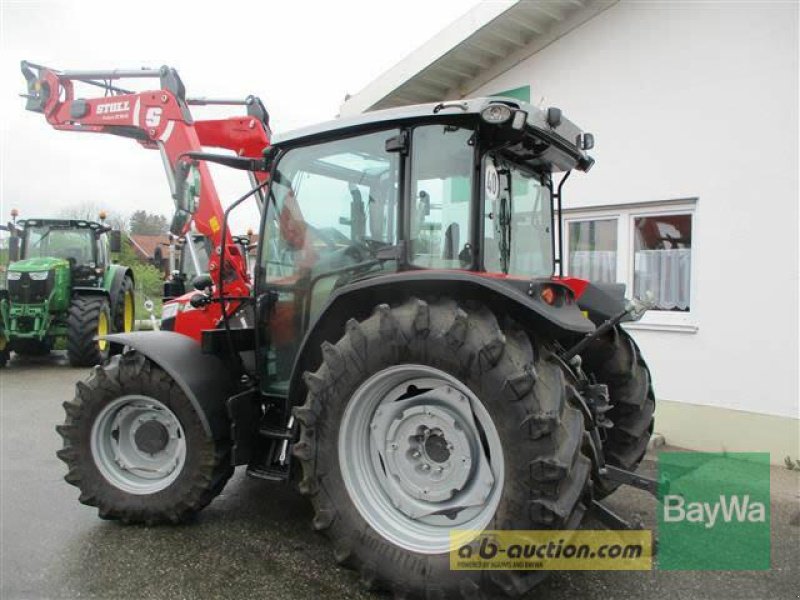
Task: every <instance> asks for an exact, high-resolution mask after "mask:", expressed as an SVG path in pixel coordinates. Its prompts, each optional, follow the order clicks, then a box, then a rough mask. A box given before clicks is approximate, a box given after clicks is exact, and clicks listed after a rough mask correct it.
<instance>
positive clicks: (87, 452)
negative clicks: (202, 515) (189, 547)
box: [56, 351, 233, 525]
mask: <svg viewBox="0 0 800 600" xmlns="http://www.w3.org/2000/svg"><path fill="white" fill-rule="evenodd" d="M127 394H139V395H144V396H148V397H151V398H154V399H156V400H158V401H160V402H162V403H163V404H165V405H166V406H167V407H168V408H169V409H170V410H171V411H172V412H173V413H174V414H175V415H177V417H178V419H179V421H180V423H181V427H182V428H183V431H184V434H185V437H186V448H187V454H186V459H185V462H184V465H183V469H182V471H181V473H180V475H178V477H177V478H176V479H175V481H173V482H172V483H171V484H170V485H169V487H167V488H165V489H163V490H161V491H159V492H155V493H152V494H130V493H127V492H125V491H123V490H121V489H119V488H118V487H116V486H115V485H113V484H112V483H110V482H109V481H108V480H107V479H106V478H105V477H104V476H103V475H102V473H101V472H100V471H99V470H98V468H97V465H96V463H95V459H94V456H93V455H92V447H91V432H92V426H93V425H94V422H95V420H96V418H97V417H98V415H99V414H100V411H102V409H103V408H104V407H105V406H107V405H108V404H109V403H110V402H112V401H114V400H115V399H117V398H119V397H120V396H124V395H127ZM63 406H64V410H65V411H66V420H65V421H64V424H63V425H59V426H58V427H56V431H58V433H59V434H60V435H61V437H62V438H63V441H64V445H63V448H62V449H61V450H59V451H58V452H57V456H58V458H60V459H61V460H62V461H64V462H65V463H66V464H67V467H68V469H69V471H68V473H67V475H66V476H65V477H64V479H65V480H66V481H67V482H68V483H70V484H72V485H74V486H76V487H78V488H79V489H80V492H81V493H80V497H79V501H80V502H81V503H83V504H86V505H87V506H95V507H97V511H98V515H99V516H100V517H101V518H103V519H120V520H122V521H123V522H124V523H144V524H147V525H154V524H158V523H180V522H183V521H186V520H189V519H191V518H192V517H193V516H194V515H195V514H196V513H197V512H198V511H200V510H202V509H203V508H205V507H206V506H207V505H208V504H209V503H210V502H211V501H212V500H213V499H214V498H215V497H216V496H217V495H219V494H220V492H222V489H223V488H224V487H225V484H226V483H227V481H228V479H230V477H231V475H232V474H233V467H232V466H231V463H230V442H229V441H228V440H214V438H213V436H211V435H210V434H208V433H206V431H205V429H204V426H203V422H202V419H201V417H200V415H199V414H198V413H197V411H196V410H195V409H194V407H193V406H192V404H191V402H190V401H189V399H188V398H187V397H186V395H185V394H184V393H183V390H181V388H180V386H179V385H178V384H177V383H176V382H175V381H174V380H173V379H172V378H171V377H170V376H169V375H168V374H167V373H166V372H165V371H164V370H163V369H161V368H160V367H158V366H157V365H155V364H154V363H152V362H151V361H150V360H148V359H147V358H145V357H144V356H143V355H141V354H139V353H138V352H136V351H128V352H126V353H125V354H122V355H117V356H114V357H112V358H111V360H110V361H109V362H108V364H106V365H104V366H102V367H101V366H97V367H95V368H94V370H93V371H92V374H91V375H90V376H89V378H88V380H87V381H86V382H78V384H77V386H76V393H75V398H74V399H73V400H70V401H67V402H65V403H64V404H63Z"/></svg>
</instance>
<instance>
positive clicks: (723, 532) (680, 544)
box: [657, 452, 770, 571]
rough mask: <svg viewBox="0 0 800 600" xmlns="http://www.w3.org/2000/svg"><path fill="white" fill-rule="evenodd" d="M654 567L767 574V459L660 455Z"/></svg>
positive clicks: (761, 455) (730, 455) (761, 456)
mask: <svg viewBox="0 0 800 600" xmlns="http://www.w3.org/2000/svg"><path fill="white" fill-rule="evenodd" d="M658 462H659V464H658V467H659V497H660V499H661V503H660V504H659V506H658V511H659V517H658V552H657V564H658V568H659V569H664V570H726V571H737V570H768V569H769V568H770V513H769V475H770V469H769V454H767V453H746V452H741V453H705V452H662V453H661V454H660V455H659V459H658Z"/></svg>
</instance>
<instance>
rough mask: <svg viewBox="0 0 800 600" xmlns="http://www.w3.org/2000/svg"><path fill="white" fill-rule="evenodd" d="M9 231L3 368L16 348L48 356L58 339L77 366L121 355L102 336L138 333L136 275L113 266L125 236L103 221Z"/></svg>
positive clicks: (2, 294)
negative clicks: (135, 326)
mask: <svg viewBox="0 0 800 600" xmlns="http://www.w3.org/2000/svg"><path fill="white" fill-rule="evenodd" d="M101 216H102V215H101ZM3 229H5V230H7V231H8V232H9V233H10V238H9V259H10V260H9V262H10V264H9V266H8V268H7V270H6V274H5V280H6V281H5V286H3V289H0V366H4V365H5V364H6V362H7V361H8V359H9V357H10V354H11V352H12V351H13V352H15V353H17V354H20V355H28V356H41V355H45V354H48V353H49V352H50V351H51V350H52V349H53V346H54V344H55V342H56V341H57V340H59V339H62V340H65V341H66V348H67V355H68V357H69V362H70V364H71V365H72V366H76V367H86V366H92V365H96V364H100V363H102V362H103V361H105V360H106V359H107V358H108V357H109V355H110V354H112V353H116V352H117V351H119V350H121V348H117V347H116V346H114V345H112V344H111V343H110V342H107V341H106V340H104V339H102V338H99V339H98V336H104V335H106V334H108V333H111V332H129V331H132V330H133V328H134V322H135V314H134V313H135V309H134V278H133V272H132V271H131V269H130V268H128V267H124V266H121V265H116V264H112V261H111V253H112V252H118V251H119V246H120V232H119V231H113V230H112V228H111V227H109V226H108V225H106V224H105V223H103V222H102V218H101V222H99V223H98V222H94V221H84V220H80V219H27V220H23V221H19V222H13V223H9V224H8V225H7V226H3Z"/></svg>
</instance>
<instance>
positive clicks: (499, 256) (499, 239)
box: [483, 155, 553, 277]
mask: <svg viewBox="0 0 800 600" xmlns="http://www.w3.org/2000/svg"><path fill="white" fill-rule="evenodd" d="M483 163H484V164H483V170H484V181H485V185H484V212H483V214H484V222H483V236H484V239H483V264H484V268H485V270H486V271H488V272H490V273H504V274H506V275H516V276H520V277H550V276H551V275H552V274H553V246H552V235H553V233H552V213H551V204H550V189H549V188H548V186H547V185H546V183H545V181H544V180H543V177H542V176H541V175H539V174H536V173H533V172H530V171H527V170H523V169H521V168H519V167H518V166H516V165H514V164H513V163H510V162H506V161H504V160H500V159H499V158H497V157H494V156H492V155H489V156H486V157H485V158H484V161H483Z"/></svg>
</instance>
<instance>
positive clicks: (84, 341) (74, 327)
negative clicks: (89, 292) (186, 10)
mask: <svg viewBox="0 0 800 600" xmlns="http://www.w3.org/2000/svg"><path fill="white" fill-rule="evenodd" d="M109 333H111V308H110V306H109V304H108V300H107V299H106V298H105V297H104V296H75V298H73V299H72V304H71V305H70V307H69V316H68V317H67V356H68V357H69V364H70V365H72V366H73V367H91V366H93V365H99V364H102V363H103V362H104V361H106V360H108V357H109V354H110V343H109V342H107V341H106V340H98V339H95V338H96V337H97V336H102V335H107V334H109Z"/></svg>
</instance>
